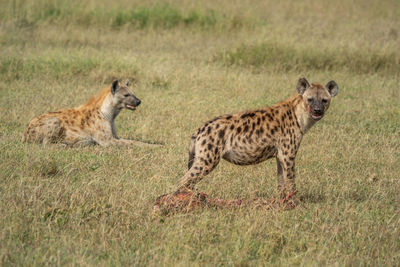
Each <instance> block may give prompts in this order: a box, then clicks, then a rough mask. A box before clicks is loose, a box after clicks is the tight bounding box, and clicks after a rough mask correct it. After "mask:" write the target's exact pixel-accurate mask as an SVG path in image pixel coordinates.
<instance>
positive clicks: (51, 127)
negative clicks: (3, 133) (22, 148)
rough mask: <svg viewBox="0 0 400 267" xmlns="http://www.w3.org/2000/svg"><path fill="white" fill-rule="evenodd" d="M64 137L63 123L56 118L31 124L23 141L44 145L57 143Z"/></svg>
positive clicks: (44, 119)
mask: <svg viewBox="0 0 400 267" xmlns="http://www.w3.org/2000/svg"><path fill="white" fill-rule="evenodd" d="M62 136H63V127H61V121H60V120H59V119H58V118H56V117H48V118H43V119H39V120H37V121H35V122H32V123H30V124H29V126H28V128H27V129H26V131H25V133H24V136H23V138H22V141H24V142H36V143H42V144H48V143H57V142H59V141H61V139H62Z"/></svg>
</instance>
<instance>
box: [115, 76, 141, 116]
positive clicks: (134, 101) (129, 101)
mask: <svg viewBox="0 0 400 267" xmlns="http://www.w3.org/2000/svg"><path fill="white" fill-rule="evenodd" d="M128 86H129V81H128V82H126V83H120V82H119V81H118V80H115V81H113V82H112V84H111V87H110V90H111V95H112V97H113V100H112V102H113V106H114V107H115V108H117V109H123V108H126V109H130V110H135V109H136V107H137V106H139V105H140V102H141V101H140V99H138V98H137V97H136V96H135V95H134V94H133V93H132V92H131V91H130V90H129V88H128Z"/></svg>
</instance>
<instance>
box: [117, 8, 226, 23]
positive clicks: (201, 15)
mask: <svg viewBox="0 0 400 267" xmlns="http://www.w3.org/2000/svg"><path fill="white" fill-rule="evenodd" d="M110 17H111V18H112V25H113V26H115V27H120V26H124V25H126V24H128V25H131V26H133V27H136V28H145V27H148V26H151V27H157V28H158V27H160V28H172V27H177V26H179V25H183V26H191V25H198V26H201V27H212V26H215V24H216V23H217V22H218V20H219V19H220V17H219V16H218V15H217V14H216V12H215V11H213V10H207V11H198V10H192V11H190V12H189V13H188V14H187V15H185V14H183V13H182V12H181V11H179V10H178V9H176V8H173V7H172V6H170V5H166V4H163V5H160V4H159V5H154V6H151V7H137V8H132V9H130V10H126V11H125V10H118V11H115V12H113V14H110Z"/></svg>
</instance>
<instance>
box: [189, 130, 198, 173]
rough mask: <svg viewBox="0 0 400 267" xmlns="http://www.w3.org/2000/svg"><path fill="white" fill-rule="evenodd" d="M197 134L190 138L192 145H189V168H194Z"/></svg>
mask: <svg viewBox="0 0 400 267" xmlns="http://www.w3.org/2000/svg"><path fill="white" fill-rule="evenodd" d="M196 137H197V136H196V135H193V136H192V139H191V140H190V146H189V161H188V169H189V170H190V168H192V165H193V161H194V157H195V155H196Z"/></svg>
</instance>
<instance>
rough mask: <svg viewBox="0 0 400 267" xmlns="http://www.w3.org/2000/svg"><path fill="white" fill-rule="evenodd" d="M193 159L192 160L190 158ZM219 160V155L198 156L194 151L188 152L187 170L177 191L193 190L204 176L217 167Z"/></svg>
mask: <svg viewBox="0 0 400 267" xmlns="http://www.w3.org/2000/svg"><path fill="white" fill-rule="evenodd" d="M192 157H193V158H192ZM220 159H221V155H220V153H217V154H212V153H207V154H204V153H203V154H200V153H196V151H195V150H194V149H193V150H190V151H189V167H190V168H189V170H188V171H187V172H186V174H185V175H184V176H183V177H182V178H181V180H180V181H179V185H178V191H177V192H179V191H182V190H185V189H189V190H193V189H194V186H195V185H196V184H197V183H198V182H200V180H201V179H203V177H204V176H206V175H207V174H209V173H210V172H211V171H212V170H213V169H214V168H215V167H217V165H218V163H219V161H220Z"/></svg>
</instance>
